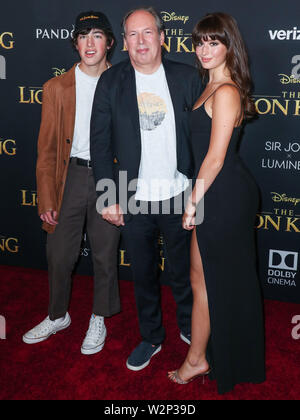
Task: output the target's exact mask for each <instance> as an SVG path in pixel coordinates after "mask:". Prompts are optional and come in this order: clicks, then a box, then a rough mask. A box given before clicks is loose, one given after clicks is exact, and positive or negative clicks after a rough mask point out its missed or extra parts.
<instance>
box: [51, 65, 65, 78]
mask: <svg viewBox="0 0 300 420" xmlns="http://www.w3.org/2000/svg"><path fill="white" fill-rule="evenodd" d="M52 70H54V73H53V74H54V76H55V77H57V76H61V75H62V74H64V73H66V69H57V68H56V67H53V69H52Z"/></svg>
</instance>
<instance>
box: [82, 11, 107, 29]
mask: <svg viewBox="0 0 300 420" xmlns="http://www.w3.org/2000/svg"><path fill="white" fill-rule="evenodd" d="M88 28H97V29H102V30H103V31H110V32H112V26H111V24H110V22H109V20H108V18H107V17H106V16H105V14H104V13H101V12H94V11H93V10H91V11H89V12H82V13H80V15H78V16H77V18H76V23H75V32H77V33H78V32H80V31H82V30H84V29H88Z"/></svg>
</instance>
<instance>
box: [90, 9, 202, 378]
mask: <svg viewBox="0 0 300 420" xmlns="http://www.w3.org/2000/svg"><path fill="white" fill-rule="evenodd" d="M123 23H124V36H125V44H126V47H127V49H128V52H129V58H130V60H128V61H124V62H122V63H120V64H118V65H116V66H113V67H112V68H111V69H110V70H109V71H107V72H106V73H105V74H103V76H102V78H101V80H100V82H99V84H98V86H97V89H96V93H95V98H94V105H93V112H92V120H91V158H92V166H93V171H94V176H95V180H96V183H98V182H99V181H101V182H103V180H111V181H114V182H115V184H116V186H117V191H119V189H120V193H121V195H124V193H127V191H124V187H122V186H121V184H120V182H119V175H120V174H122V173H123V175H124V173H126V177H127V185H128V184H129V183H131V187H132V181H134V180H136V182H135V187H134V188H130V190H133V191H131V192H130V191H129V192H128V197H127V201H126V202H125V203H124V200H123V202H122V198H121V197H120V193H117V194H116V197H115V200H114V201H112V199H110V200H109V202H108V203H107V202H106V203H105V205H104V204H103V205H102V207H101V209H100V211H101V214H102V217H103V218H104V219H105V220H106V221H108V222H110V223H112V224H114V225H116V226H120V228H121V231H122V234H123V237H124V240H125V245H126V247H127V249H128V251H129V254H130V257H131V265H132V273H133V279H134V285H135V297H136V304H137V310H138V318H139V325H140V332H141V336H142V341H141V343H140V344H139V345H138V346H137V347H136V348H135V350H134V351H133V352H132V353H131V355H130V356H129V358H128V360H127V367H128V369H131V370H133V371H138V370H141V369H143V368H145V367H146V366H147V365H148V364H149V363H150V359H151V358H152V357H153V356H154V355H155V354H157V353H158V352H159V351H160V350H161V344H162V342H163V341H164V338H165V330H164V328H163V325H162V311H161V302H160V300H161V296H160V282H159V279H158V276H157V264H156V261H157V246H156V244H157V236H158V232H159V231H160V232H162V234H163V236H164V239H165V243H166V250H167V258H168V262H169V265H170V275H171V276H170V277H171V279H170V286H171V287H172V292H173V295H174V298H175V301H176V303H177V321H178V326H179V329H180V337H181V339H183V340H184V341H185V342H187V343H190V331H191V312H192V303H193V302H192V300H193V298H192V291H191V286H190V278H189V272H190V265H189V252H190V240H191V236H190V233H189V232H188V231H185V230H184V229H183V228H182V220H181V219H182V212H183V210H184V209H183V208H182V212H180V214H178V211H174V208H175V207H176V206H175V203H176V202H177V203H178V198H179V201H180V200H181V198H182V196H183V193H184V192H185V191H186V190H187V188H188V186H189V179H190V178H191V177H192V176H193V164H192V156H191V152H190V145H189V116H190V112H191V110H192V107H193V105H194V103H195V102H196V100H197V98H198V97H199V96H200V89H201V86H200V78H199V75H198V72H197V71H196V69H194V68H192V67H190V66H188V65H185V64H182V63H176V62H172V61H169V60H164V59H163V58H162V46H163V43H164V40H165V36H164V31H163V24H162V21H161V19H160V16H159V15H158V14H157V13H156V12H155V10H153V9H152V8H141V9H135V10H133V11H131V12H129V13H128V14H127V15H126V16H125V18H124V22H123ZM104 183H105V182H104ZM121 183H122V182H121ZM122 185H123V184H122ZM125 189H126V187H125ZM103 194H104V195H103ZM103 194H102V197H106V195H105V194H106V192H105V193H103ZM100 195H101V193H100ZM181 202H182V201H181ZM128 203H129V214H128V209H127V208H126V211H125V209H124V206H125V207H127V204H128ZM133 203H134V204H135V206H134V207H135V209H136V208H140V209H141V211H140V212H136V211H133V210H132V209H131V208H130V207H132V204H133ZM166 203H168V205H169V206H170V212H168V214H165V211H164V209H165V208H167V207H168V206H167V207H164V205H165V204H166ZM130 204H131V206H130ZM136 213H137V214H136Z"/></svg>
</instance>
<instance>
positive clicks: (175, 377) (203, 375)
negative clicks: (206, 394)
mask: <svg viewBox="0 0 300 420" xmlns="http://www.w3.org/2000/svg"><path fill="white" fill-rule="evenodd" d="M211 371H212V369H211V368H209V369H207V370H206V371H205V372H203V373H199V374H198V375H195V376H193V377H192V378H190V379H188V380H187V381H184V380H183V379H181V378H180V376H179V373H178V370H174V371H172V372H169V373H168V378H169V379H170V381H172V382H174V383H176V384H179V385H187V384H189V383H190V382H192V381H194V380H195V379H198V378H203V385H204V383H205V378H206V376H208V375H209V374H210V372H211Z"/></svg>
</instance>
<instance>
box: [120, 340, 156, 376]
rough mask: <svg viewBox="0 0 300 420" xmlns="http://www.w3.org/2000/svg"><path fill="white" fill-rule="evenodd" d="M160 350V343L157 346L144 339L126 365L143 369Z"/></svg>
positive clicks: (130, 367) (133, 368)
mask: <svg viewBox="0 0 300 420" xmlns="http://www.w3.org/2000/svg"><path fill="white" fill-rule="evenodd" d="M160 351H161V345H160V344H158V345H157V346H155V345H153V344H150V343H147V342H146V341H142V342H141V343H140V344H139V345H138V346H137V347H136V348H135V349H134V350H133V352H132V353H131V355H130V356H129V358H128V360H127V363H126V366H127V368H128V369H130V370H134V371H138V370H142V369H144V368H145V367H147V366H148V365H149V363H150V361H151V358H152V357H153V356H155V355H156V354H157V353H159V352H160Z"/></svg>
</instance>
